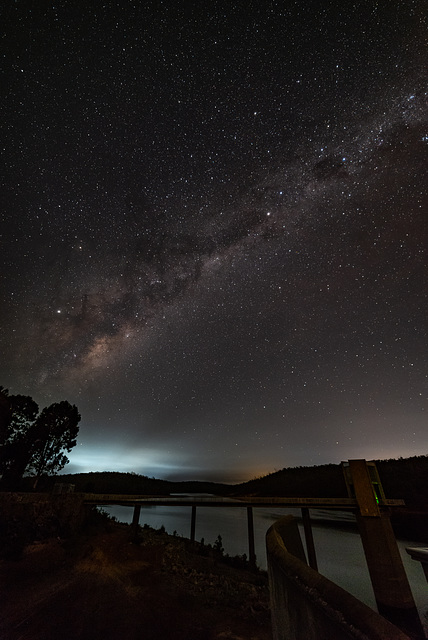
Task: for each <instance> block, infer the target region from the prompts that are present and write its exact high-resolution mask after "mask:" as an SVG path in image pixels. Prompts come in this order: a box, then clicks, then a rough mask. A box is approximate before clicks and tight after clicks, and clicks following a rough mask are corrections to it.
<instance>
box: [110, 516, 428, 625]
mask: <svg viewBox="0 0 428 640" xmlns="http://www.w3.org/2000/svg"><path fill="white" fill-rule="evenodd" d="M103 509H104V510H105V511H107V512H108V513H110V514H111V515H112V516H115V517H116V518H117V519H118V520H119V521H120V522H128V523H129V522H131V521H132V515H133V508H132V507H116V506H114V507H110V506H108V507H103ZM289 513H291V514H293V515H295V516H299V515H300V510H299V509H291V508H289V507H287V508H254V509H253V515H254V537H255V547H256V556H257V564H258V565H259V566H260V567H261V568H263V569H266V549H265V535H266V531H267V529H268V528H269V527H270V526H271V524H272V523H273V522H274V521H275V520H277V519H278V518H280V517H281V516H283V515H285V514H289ZM310 513H311V517H312V518H313V520H312V525H313V536H314V542H315V549H316V553H317V560H318V570H319V571H320V573H322V574H323V575H324V576H326V577H327V578H329V579H330V580H332V581H333V582H335V583H336V584H339V585H340V586H341V587H343V588H344V589H346V590H347V591H349V592H350V593H352V594H353V595H354V596H356V597H357V598H359V599H360V600H362V601H363V602H365V603H366V604H367V605H369V606H370V607H373V608H376V607H375V600H374V596H373V590H372V587H371V583H370V578H369V574H368V569H367V565H366V561H365V557H364V551H363V547H362V543H361V539H360V536H359V534H358V532H357V531H352V530H344V529H342V528H332V527H326V526H323V525H322V524H321V523H318V524H317V522H316V518H317V517H323V516H324V513H323V512H321V511H317V510H311V512H310ZM328 516H329V518H332V519H335V520H336V521H337V523H338V525H339V524H340V521H341V520H349V519H352V517H353V516H352V515H351V514H348V513H341V512H338V513H334V512H329V513H328ZM190 518H191V507H142V508H141V515H140V525H144V524H148V525H149V526H151V527H153V528H155V529H159V528H160V527H161V526H162V525H163V526H164V527H165V529H166V531H167V532H168V533H171V534H172V533H174V532H176V533H177V535H179V536H183V537H186V538H188V537H190ZM218 535H221V538H222V543H223V547H224V550H225V553H228V554H229V555H231V556H234V555H242V554H244V553H245V554H247V556H248V534H247V510H246V508H245V507H244V508H242V509H239V508H235V507H234V508H229V509H228V508H221V507H219V508H217V507H197V510H196V536H195V537H196V540H198V541H200V540H201V538H204V540H205V543H206V544H208V543H210V544H213V543H214V541H215V540H216V538H217V536H218ZM301 536H302V540H304V534H303V527H301ZM398 545H399V548H400V552H401V556H402V559H403V563H404V567H405V569H406V573H407V576H408V579H409V582H410V586H411V589H412V592H413V596H414V599H415V602H416V606H417V607H418V610H419V613H420V615H421V619H422V621H423V623H425V626H427V621H426V617H427V616H428V583H427V581H426V579H425V575H424V573H423V570H422V567H421V565H420V563H419V562H416V561H415V560H412V559H411V558H410V556H409V555H408V554H407V553H406V551H405V548H406V547H411V546H415V547H418V546H423V545H421V543H417V542H412V541H411V540H406V541H401V540H399V541H398Z"/></svg>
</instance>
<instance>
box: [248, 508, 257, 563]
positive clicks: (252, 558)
mask: <svg viewBox="0 0 428 640" xmlns="http://www.w3.org/2000/svg"><path fill="white" fill-rule="evenodd" d="M247 524H248V553H249V558H248V559H249V561H250V564H251V565H252V566H253V567H255V566H256V551H255V546H254V521H253V507H247Z"/></svg>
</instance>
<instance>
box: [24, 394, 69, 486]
mask: <svg viewBox="0 0 428 640" xmlns="http://www.w3.org/2000/svg"><path fill="white" fill-rule="evenodd" d="M79 421H80V415H79V412H78V411H77V407H76V406H75V405H71V404H70V403H69V402H67V401H66V400H63V401H62V402H58V403H55V404H51V405H50V406H49V407H46V408H45V409H43V411H42V412H41V413H40V415H39V416H38V418H37V419H36V421H35V423H34V425H33V427H32V438H33V443H34V444H33V448H32V455H31V460H30V463H29V466H28V469H27V470H28V471H29V472H30V473H31V472H33V473H34V475H35V476H36V481H35V483H34V487H36V485H37V482H38V480H39V478H40V476H42V475H51V474H54V473H56V472H57V471H60V469H62V468H63V467H64V466H65V465H66V464H67V463H68V458H67V456H66V455H65V453H64V451H71V450H72V448H73V447H74V446H76V439H77V434H78V433H79V427H78V424H79Z"/></svg>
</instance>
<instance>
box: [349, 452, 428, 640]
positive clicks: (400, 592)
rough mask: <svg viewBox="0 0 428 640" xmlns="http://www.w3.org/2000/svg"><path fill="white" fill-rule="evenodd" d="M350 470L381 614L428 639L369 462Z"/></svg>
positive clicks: (353, 463) (355, 464)
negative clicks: (375, 486) (381, 505)
mask: <svg viewBox="0 0 428 640" xmlns="http://www.w3.org/2000/svg"><path fill="white" fill-rule="evenodd" d="M370 464H372V463H370ZM349 469H350V476H351V479H352V485H349V483H348V487H349V486H351V491H352V490H353V491H354V493H355V498H356V500H357V503H358V507H359V509H358V512H357V524H358V529H359V531H360V536H361V540H362V543H363V547H364V554H365V556H366V560H367V566H368V569H369V573H370V579H371V582H372V585H373V591H374V596H375V599H376V604H377V607H378V611H379V613H380V614H381V615H382V616H384V617H385V618H387V619H388V620H389V621H390V622H392V623H393V624H395V625H396V626H397V627H399V628H400V629H402V630H403V631H404V632H405V633H407V634H408V635H409V636H410V637H411V638H424V637H425V636H424V633H423V630H422V625H421V621H420V619H419V614H418V611H417V609H416V606H415V601H414V599H413V595H412V592H411V590H410V585H409V582H408V579H407V575H406V572H405V570H404V566H403V562H402V560H401V556H400V551H399V549H398V545H397V541H396V539H395V535H394V532H393V530H392V526H391V522H390V519H389V514H388V513H387V512H386V511H385V510H382V509H381V508H380V505H379V503H380V502H381V500H379V496H378V495H376V491H375V488H374V486H373V478H371V477H370V472H369V467H368V465H367V463H366V461H365V460H349ZM373 474H374V472H372V475H373ZM375 475H376V476H377V472H376V473H375ZM375 484H377V482H375Z"/></svg>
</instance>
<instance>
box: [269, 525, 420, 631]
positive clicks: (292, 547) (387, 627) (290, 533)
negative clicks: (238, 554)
mask: <svg viewBox="0 0 428 640" xmlns="http://www.w3.org/2000/svg"><path fill="white" fill-rule="evenodd" d="M266 550H267V560H268V572H269V590H270V598H271V611H272V634H273V638H274V640H301V638H305V640H331V638H335V640H345V639H346V640H349V638H358V639H359V640H362V639H366V640H369V639H370V640H408V639H409V637H410V636H408V635H406V634H405V633H404V632H403V631H401V630H400V629H398V628H397V627H396V626H394V625H393V624H392V623H390V622H388V621H387V620H386V619H385V618H383V617H382V616H381V615H379V614H378V613H376V612H375V611H373V610H372V609H370V607H368V606H367V605H365V604H364V603H363V602H361V601H360V600H358V599H357V598H355V597H354V596H352V595H351V594H350V593H348V592H347V591H345V590H344V589H342V588H341V587H339V586H338V585H336V584H334V583H333V582H331V581H330V580H328V579H327V578H325V577H324V576H322V575H321V574H320V573H318V572H317V571H315V570H314V569H312V568H311V567H309V566H308V565H307V564H306V558H305V553H304V549H303V545H302V541H301V539H300V534H299V530H298V526H297V521H296V520H295V518H294V517H293V516H284V517H283V518H281V519H280V520H278V521H277V522H275V523H274V524H273V525H272V526H271V527H270V529H269V530H268V532H267V534H266Z"/></svg>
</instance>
